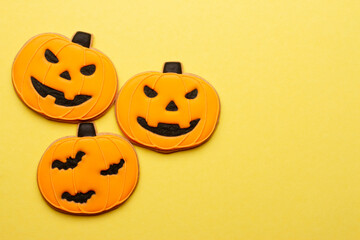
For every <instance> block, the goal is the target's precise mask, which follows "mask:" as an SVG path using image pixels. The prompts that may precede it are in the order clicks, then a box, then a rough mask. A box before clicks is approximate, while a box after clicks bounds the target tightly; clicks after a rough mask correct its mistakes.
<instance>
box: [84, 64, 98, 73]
mask: <svg viewBox="0 0 360 240" xmlns="http://www.w3.org/2000/svg"><path fill="white" fill-rule="evenodd" d="M95 70H96V66H95V65H94V64H90V65H87V66H84V67H82V68H81V69H80V72H81V74H83V75H85V76H90V75H93V74H94V72H95Z"/></svg>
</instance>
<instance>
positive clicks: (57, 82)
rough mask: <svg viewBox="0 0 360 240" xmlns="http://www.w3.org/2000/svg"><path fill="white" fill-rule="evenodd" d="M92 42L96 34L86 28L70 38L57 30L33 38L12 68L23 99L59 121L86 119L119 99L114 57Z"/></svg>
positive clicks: (21, 51)
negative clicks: (116, 98) (101, 50)
mask: <svg viewBox="0 0 360 240" xmlns="http://www.w3.org/2000/svg"><path fill="white" fill-rule="evenodd" d="M91 44H92V35H91V34H89V33H85V32H77V33H76V34H75V35H74V37H73V38H72V39H71V40H70V39H68V38H66V37H64V36H62V35H59V34H55V33H45V34H40V35H37V36H35V37H33V38H31V39H30V40H29V41H28V42H27V43H26V44H25V45H24V46H23V47H22V49H21V50H20V51H19V53H18V54H17V56H16V58H15V61H14V63H13V67H12V81H13V85H14V88H15V91H16V93H17V94H18V96H19V97H20V99H21V100H22V101H23V102H24V103H25V104H26V105H27V106H28V107H29V108H31V109H32V110H34V111H36V112H37V113H39V114H41V115H43V116H44V117H46V118H49V119H52V120H57V121H64V122H81V121H85V120H89V119H94V118H97V117H99V116H100V115H101V114H103V113H104V112H105V111H106V110H107V109H108V108H109V107H110V106H111V104H112V103H113V100H114V98H115V94H116V91H117V84H118V83H117V75H116V71H115V68H114V66H113V64H112V62H111V61H110V60H109V58H108V57H106V56H105V55H104V54H103V53H101V52H100V51H98V50H96V49H94V48H92V47H91Z"/></svg>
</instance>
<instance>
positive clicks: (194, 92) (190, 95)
mask: <svg viewBox="0 0 360 240" xmlns="http://www.w3.org/2000/svg"><path fill="white" fill-rule="evenodd" d="M197 95H198V90H197V89H196V88H195V89H194V90H192V91H191V92H188V93H187V94H185V97H186V98H187V99H194V98H196V97H197Z"/></svg>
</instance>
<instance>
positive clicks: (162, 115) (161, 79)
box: [116, 62, 220, 153]
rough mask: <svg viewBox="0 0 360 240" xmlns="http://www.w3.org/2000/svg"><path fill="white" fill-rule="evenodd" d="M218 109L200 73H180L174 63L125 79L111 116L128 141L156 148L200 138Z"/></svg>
mask: <svg viewBox="0 0 360 240" xmlns="http://www.w3.org/2000/svg"><path fill="white" fill-rule="evenodd" d="M219 113H220V101H219V97H218V95H217V93H216V91H215V89H214V88H213V87H212V86H211V85H210V84H209V83H208V82H206V81H205V80H203V79H202V78H200V77H198V76H195V75H192V74H186V73H184V74H183V73H182V70H181V64H180V63H179V62H167V63H165V65H164V71H163V73H161V72H145V73H141V74H138V75H136V76H134V77H132V78H131V79H130V80H128V81H127V82H126V83H125V85H124V86H123V87H122V88H121V91H120V94H119V96H118V99H117V102H116V117H117V121H118V124H119V126H120V128H121V130H122V131H123V132H124V134H125V135H126V136H127V137H128V138H130V139H131V140H132V141H133V142H135V143H137V144H140V145H143V146H145V147H148V148H151V149H153V150H156V151H160V152H165V153H168V152H174V151H179V150H184V149H188V148H193V147H196V146H198V145H200V144H202V143H204V142H205V141H206V140H207V139H208V138H209V137H210V136H211V134H212V133H213V132H214V129H215V127H216V125H217V122H218V118H219Z"/></svg>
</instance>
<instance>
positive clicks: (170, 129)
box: [137, 117, 200, 137]
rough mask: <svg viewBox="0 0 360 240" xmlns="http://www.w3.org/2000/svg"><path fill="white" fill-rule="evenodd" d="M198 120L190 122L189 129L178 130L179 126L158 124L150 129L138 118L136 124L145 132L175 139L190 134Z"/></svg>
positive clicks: (141, 118) (142, 119)
mask: <svg viewBox="0 0 360 240" xmlns="http://www.w3.org/2000/svg"><path fill="white" fill-rule="evenodd" d="M199 121H200V119H196V120H192V121H191V122H190V127H188V128H180V126H179V124H168V123H158V125H157V126H156V127H151V126H149V125H148V124H147V122H146V120H145V118H143V117H138V118H137V122H138V123H139V124H140V126H142V127H143V128H145V129H146V130H148V131H150V132H152V133H155V134H157V135H161V136H166V137H177V136H180V135H184V134H186V133H189V132H191V131H192V130H193V129H194V128H195V127H196V125H197V124H198V123H199Z"/></svg>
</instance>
